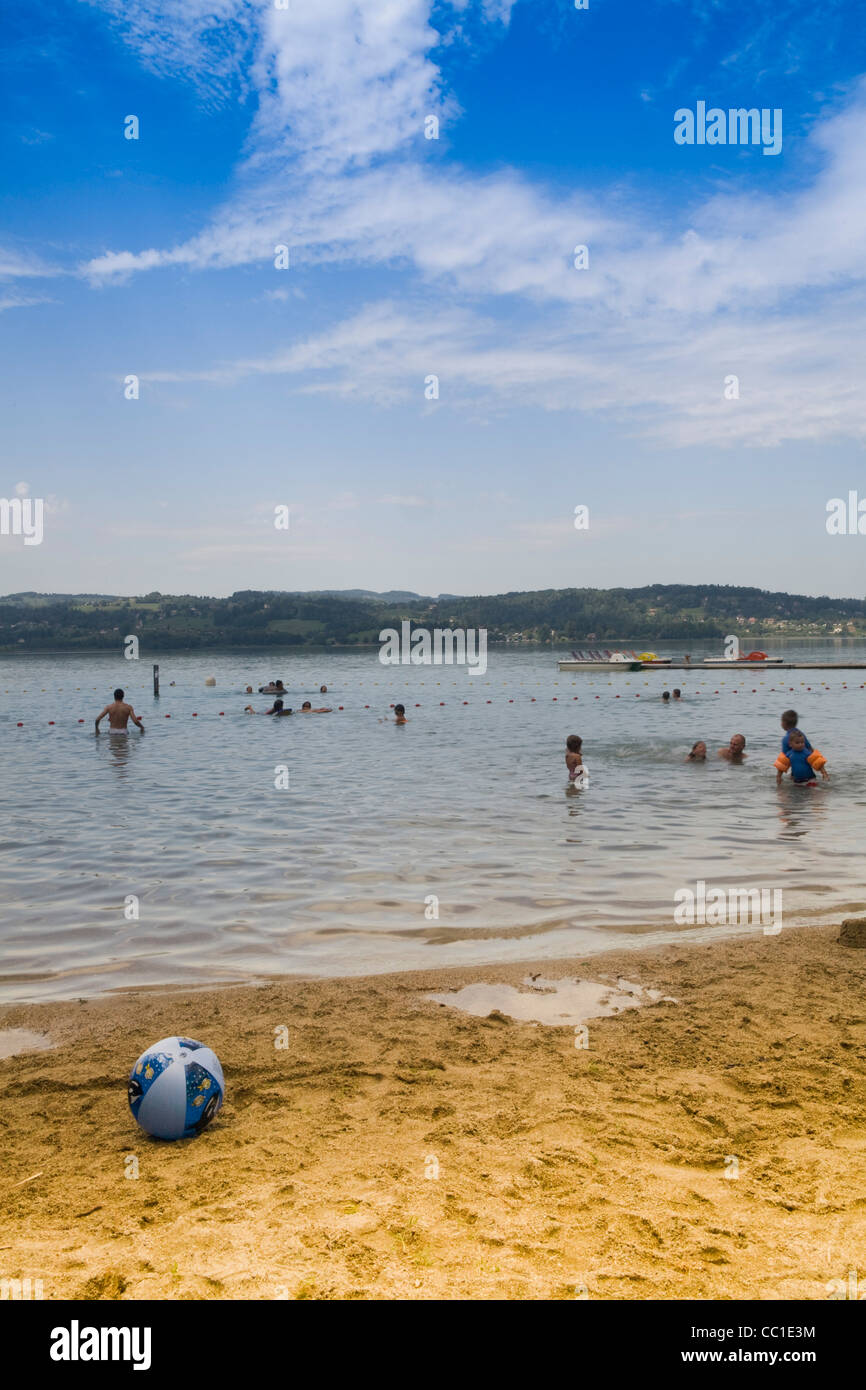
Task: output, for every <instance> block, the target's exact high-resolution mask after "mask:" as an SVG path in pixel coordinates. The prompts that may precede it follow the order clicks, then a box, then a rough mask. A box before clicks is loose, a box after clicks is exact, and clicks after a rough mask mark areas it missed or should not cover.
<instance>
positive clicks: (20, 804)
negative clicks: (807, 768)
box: [0, 643, 866, 1000]
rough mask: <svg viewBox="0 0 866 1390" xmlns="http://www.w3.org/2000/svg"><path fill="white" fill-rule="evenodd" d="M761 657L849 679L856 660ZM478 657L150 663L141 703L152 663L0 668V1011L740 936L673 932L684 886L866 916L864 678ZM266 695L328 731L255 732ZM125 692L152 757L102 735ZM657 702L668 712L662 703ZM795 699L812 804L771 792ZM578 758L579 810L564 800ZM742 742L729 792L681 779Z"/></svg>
mask: <svg viewBox="0 0 866 1390" xmlns="http://www.w3.org/2000/svg"><path fill="white" fill-rule="evenodd" d="M630 645H634V644H633V643H630ZM719 645H721V644H719ZM656 647H657V649H659V647H658V644H656ZM662 650H666V651H673V652H676V651H678V650H679V647H678V646H676V645H674V646H672V647H671V646H666V647H664V648H662ZM773 650H774V652H776V653H777V654H780V655H781V654H783V653H784V654H786V655H788V656H794V657H796V656H798V655H801V656H804V657H805V658H807V659H813V660H816V659H819V658H821V657H823V656H828V657H830V658H832V659H837V660H839V659H842V657H843V655H848V656H849V657H850V658H851V659H855V660H864V659H866V648H864V645H863V644H862V643H861V644H853V643H847V644H845V645H844V646H843V645H842V644H841V643H824V644H816V643H809V644H802V645H800V646H797V645H796V644H788V645H787V646H785V647H783V646H782V645H781V644H776V645H775V646H774V648H773ZM692 652H693V659H696V658H697V656H698V654H699V653H698V649H697V647H696V646H695V645H694V644H693V646H692ZM563 654H564V653H563ZM488 655H489V669H488V671H487V673H486V674H485V675H478V676H469V675H468V674H467V673H466V672H465V671H464V670H462V669H454V668H449V667H439V668H429V667H427V668H424V667H421V668H417V667H399V668H387V667H383V666H381V665H380V664H379V662H378V660H377V656H376V653H375V652H363V653H360V652H357V651H356V652H338V651H333V650H329V651H325V652H318V653H316V652H311V651H304V652H302V653H299V652H298V650H297V649H294V650H292V651H291V652H289V653H288V654H286V653H283V654H278V653H276V652H275V651H273V650H268V651H266V652H265V653H263V654H258V653H237V652H230V653H220V654H218V655H214V654H211V655H207V654H205V655H193V656H187V655H165V654H161V655H155V656H154V657H153V659H155V660H159V662H160V667H161V682H162V696H161V699H160V700H158V701H156V700H154V698H153V695H152V690H151V674H150V665H149V662H145V660H144V659H142V660H141V661H139V662H126V661H124V660H123V659H122V657H120V656H118V657H117V658H114V657H109V656H89V657H84V656H54V657H48V656H38V657H37V656H27V657H15V658H7V659H4V660H2V662H0V744H2V756H3V770H4V777H3V783H2V789H0V855H2V865H3V883H4V889H3V894H2V908H0V914H2V916H0V998H3V999H6V1000H9V999H47V998H61V997H69V996H77V995H86V994H92V993H95V992H99V991H102V990H111V989H128V988H143V987H150V986H159V985H166V984H175V983H182V984H186V985H189V984H210V983H214V982H215V981H219V980H240V979H246V978H260V977H263V976H266V975H268V974H277V973H283V972H287V971H294V972H305V973H311V974H313V973H314V974H328V975H345V974H360V973H365V972H373V971H383V970H399V969H413V968H416V967H431V966H440V965H450V964H462V963H464V962H473V963H474V962H484V961H493V960H495V961H506V960H510V961H515V960H529V959H542V958H547V959H551V958H554V957H558V956H566V955H568V954H570V953H577V952H581V953H586V952H590V951H595V950H603V949H607V948H608V947H610V946H611V945H637V944H655V943H656V942H658V941H662V940H670V939H678V938H680V937H683V938H684V939H685V937H688V938H690V939H700V940H706V939H711V938H712V937H713V935H717V934H718V933H719V932H720V931H722V930H730V928H727V927H720V926H703V927H702V928H700V929H699V930H694V931H692V930H690V929H688V930H686V929H683V928H682V927H679V926H677V925H676V923H675V922H674V917H673V911H674V898H673V895H674V893H675V892H676V891H677V890H678V889H681V888H688V887H691V888H692V889H694V887H695V883H696V881H697V880H698V879H703V880H705V881H706V882H707V884H708V885H722V886H730V885H736V886H743V887H759V888H760V887H766V888H775V887H781V888H782V890H783V894H784V922H785V923H786V924H794V923H800V922H809V921H820V920H823V919H825V918H827V917H838V916H839V915H840V914H842V915H844V914H845V913H848V912H850V913H852V914H853V913H856V912H862V911H863V910H864V888H863V880H862V845H863V828H864V804H866V780H864V768H866V734H864V720H863V710H864V698H866V691H864V689H863V677H864V676H866V673H864V672H859V671H849V672H835V671H790V672H776V673H775V674H774V673H772V672H769V671H768V672H765V673H760V672H758V673H753V672H739V673H735V672H724V671H723V672H715V671H714V672H712V673H704V672H699V671H695V672H676V673H668V674H667V675H665V674H664V673H663V672H652V673H649V674H648V673H645V672H643V673H631V672H629V673H619V672H615V673H613V674H609V673H607V672H599V673H596V674H595V675H592V674H590V673H588V672H587V673H583V672H580V673H576V674H572V673H561V674H560V673H559V672H558V671H557V669H556V659H555V658H556V654H555V653H553V652H551V651H550V650H549V649H543V650H525V649H522V650H514V649H511V648H503V649H495V648H492V649H491V650H490V652H489V654H488ZM209 675H214V676H215V677H216V680H217V684H216V686H215V687H214V688H207V687H205V684H204V681H205V678H206V677H207V676H209ZM278 675H279V676H281V677H282V678H283V679H284V680H285V682H286V684H287V686H288V687H289V690H290V699H289V700H288V703H290V704H293V705H294V706H295V707H297V706H299V705H300V703H301V701H302V700H304V699H311V700H312V701H313V703H314V704H315V703H318V702H319V697H318V695H317V693H316V692H317V691H318V687H319V685H320V684H321V683H322V682H326V683H327V685H328V686H329V694H328V697H327V702H328V703H330V704H333V705H334V707H335V712H334V713H333V714H331V715H311V716H293V717H292V718H289V719H282V720H272V719H264V718H254V717H251V716H249V715H245V714H244V713H243V707H244V705H245V704H247V703H250V701H251V702H252V703H253V704H254V705H255V706H256V707H257V708H260V709H264V708H267V705H268V703H269V702H268V700H267V698H266V697H262V696H258V695H257V696H254V697H252V698H251V697H249V696H246V695H245V694H244V687H245V686H246V685H247V684H250V685H253V686H254V687H258V686H259V685H260V684H262V683H264V682H265V681H267V680H268V679H270V678H271V677H272V676H278ZM172 680H174V681H176V685H175V686H174V687H171V686H170V684H169V682H170V681H172ZM115 684H121V685H123V686H124V687H125V688H126V690H127V693H128V696H129V698H130V699H131V700H132V702H133V703H134V704H135V706H136V708H137V709H138V710H139V711H140V712H142V713H143V715H144V718H145V722H146V725H147V733H146V734H145V735H144V736H143V737H142V736H141V735H140V734H139V733H138V732H137V731H136V730H132V731H131V732H130V734H129V736H128V737H127V738H123V737H121V738H113V737H109V736H108V735H107V734H106V733H103V734H102V735H100V736H99V737H98V738H97V737H95V736H94V733H93V718H94V716H95V714H97V713H98V712H99V710H100V709H101V708H102V707H103V705H104V704H105V702H106V700H107V699H108V698H110V694H111V690H112V689H113V687H114V685H115ZM674 685H679V686H680V687H681V688H682V689H683V691H684V693H685V700H684V701H683V703H682V704H681V705H678V706H670V707H669V706H665V705H663V704H662V703H661V701H660V699H659V696H660V693H661V691H662V689H664V688H666V687H668V688H672V687H673V686H674ZM554 696H555V697H556V699H555V700H554V698H553V697H554ZM575 696H577V697H578V698H577V699H575V698H574V697H575ZM637 696H639V697H640V698H639V699H638V698H636V697H637ZM617 697H619V698H617ZM464 700H466V701H468V702H469V703H468V704H466V705H464V704H463V701H464ZM395 701H402V702H403V703H404V704H405V705H406V707H407V714H408V716H409V721H410V722H409V724H408V725H407V726H405V727H403V728H396V727H395V726H394V724H393V716H392V715H391V712H390V710H389V708H388V707H389V705H390V704H392V703H394V702H395ZM440 701H444V702H445V703H444V705H440ZM488 701H489V702H490V703H488ZM510 702H513V703H510ZM791 703H794V705H795V706H796V708H798V710H799V712H800V724H801V727H802V728H804V730H805V731H806V733H807V734H809V735H810V737H811V739H812V742H813V743H814V744H815V746H816V747H819V748H820V749H821V750H822V751H823V752H824V753H825V754H826V756H827V757H828V760H829V767H830V771H831V773H832V778H833V780H832V781H831V782H830V783H829V784H827V785H823V786H821V787H820V788H818V789H816V790H814V791H808V790H802V789H799V788H794V787H791V786H787V785H786V786H783V788H782V789H781V790H777V789H776V785H775V777H774V772H773V768H772V763H773V759H774V757H775V756H776V753H777V751H778V746H779V737H780V732H781V731H780V729H779V713H780V711H781V710H782V709H783V708H785V707H786V706H787V705H789V704H791ZM338 705H343V706H344V709H343V710H341V711H340V710H337V709H336V707H337V706H338ZM365 705H369V706H370V707H371V708H369V709H365V708H364V706H365ZM416 705H419V706H420V707H417V708H416ZM220 711H224V714H223V715H222V716H221V715H220ZM194 713H195V715H196V717H195V718H193V717H192V716H193V714H194ZM166 715H170V716H171V717H170V718H169V719H167V718H166V717H165V716H166ZM50 719H54V720H55V721H56V722H55V724H54V725H49V723H48V721H49V720H50ZM79 719H83V720H84V721H85V722H84V723H81V724H80V723H78V720H79ZM19 720H20V721H22V723H23V728H18V727H17V723H18V721H19ZM573 732H574V733H579V734H581V736H582V737H583V739H584V757H585V761H586V764H587V767H588V768H589V770H590V784H589V786H588V787H587V788H586V789H584V790H582V791H580V792H578V793H576V794H567V793H566V790H565V784H566V772H565V765H564V761H563V755H564V744H565V737H566V735H567V734H569V733H573ZM735 732H742V733H744V734H745V735H746V736H747V739H748V754H749V758H748V761H747V763H746V764H745V765H744V766H742V767H731V766H729V765H727V764H724V763H720V762H718V761H716V760H712V761H710V762H709V763H708V764H706V765H704V766H695V765H686V764H685V763H684V762H683V758H684V756H685V753H686V752H687V750H688V748H689V747H690V745H691V744H692V743H693V742H694V741H695V740H696V739H698V738H704V739H706V740H707V741H708V742H709V743H710V747H711V751H712V749H714V748H715V747H716V746H718V745H719V744H721V743H722V742H727V740H728V738H729V737H730V735H731V734H732V733H735ZM281 768H285V769H286V770H287V772H288V781H289V786H288V788H287V789H284V788H280V787H277V786H275V780H277V781H279V780H280V778H281V773H280V769H281ZM133 897H134V898H137V899H138V907H137V910H138V918H137V920H136V919H135V917H134V912H135V904H134V903H133V902H131V901H127V900H131V899H132V898H133ZM432 897H435V898H436V899H438V918H434V917H433V916H432V913H433V910H434V906H435V905H434V903H433V902H429V901H428V902H426V903H425V900H426V899H430V898H432ZM425 912H426V913H427V914H428V915H427V916H425ZM741 929H743V928H741ZM745 929H747V930H754V929H755V928H753V927H748V928H745ZM760 929H761V928H760V927H758V928H757V930H760ZM633 933H638V934H637V935H634V934H633Z"/></svg>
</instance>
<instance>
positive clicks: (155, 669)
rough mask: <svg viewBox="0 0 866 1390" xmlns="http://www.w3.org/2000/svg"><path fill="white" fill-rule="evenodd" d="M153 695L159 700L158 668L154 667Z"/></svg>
mask: <svg viewBox="0 0 866 1390" xmlns="http://www.w3.org/2000/svg"><path fill="white" fill-rule="evenodd" d="M153 693H154V695H155V696H156V698H157V699H159V667H158V666H156V665H154V668H153Z"/></svg>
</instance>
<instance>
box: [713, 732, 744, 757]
mask: <svg viewBox="0 0 866 1390" xmlns="http://www.w3.org/2000/svg"><path fill="white" fill-rule="evenodd" d="M745 750H746V736H745V734H734V736H733V738H732V739H731V741H730V743H729V744H728V746H727V748H720V749H719V757H720V758H724V759H725V761H726V762H729V763H742V762H744V761H745V757H746V751H745Z"/></svg>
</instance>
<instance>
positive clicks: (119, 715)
mask: <svg viewBox="0 0 866 1390" xmlns="http://www.w3.org/2000/svg"><path fill="white" fill-rule="evenodd" d="M106 715H108V727H109V729H110V730H111V732H112V733H123V734H125V733H126V726H127V724H128V723H129V721H130V719H131V720H132V722H133V724H137V725H138V727H139V728H140V729H141V732H142V733H144V725H143V724H142V722H141V720H140V719H139V717H138V715H137V714H136V712H135V710H134V709H133V708H132V705H128V704H127V703H126V701H125V700H124V698H123V691H122V690H120V689H117V690H115V692H114V700H113V701H112V703H111V704H110V705H106V706H105V709H104V710H103V711H102V713H101V714H100V715H99V716H98V717H97V720H96V732H97V733H99V721H100V719H104V718H105V716H106Z"/></svg>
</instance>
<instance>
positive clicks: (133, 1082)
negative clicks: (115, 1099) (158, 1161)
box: [127, 1038, 225, 1139]
mask: <svg viewBox="0 0 866 1390" xmlns="http://www.w3.org/2000/svg"><path fill="white" fill-rule="evenodd" d="M127 1094H128V1096H129V1108H130V1110H131V1111H132V1113H133V1115H134V1116H135V1119H136V1120H137V1121H138V1123H139V1124H140V1125H141V1128H142V1129H143V1130H145V1131H146V1133H148V1134H152V1135H153V1137H154V1138H155V1139H193V1138H195V1136H196V1135H197V1134H201V1132H202V1130H203V1129H206V1128H207V1126H208V1125H209V1124H210V1122H211V1120H212V1119H213V1117H214V1115H215V1114H216V1113H217V1111H218V1110H219V1108H220V1106H221V1105H222V1103H223V1096H224V1094H225V1081H224V1080H223V1069H222V1067H221V1066H220V1064H219V1058H218V1057H217V1055H216V1053H215V1052H211V1050H210V1048H209V1047H205V1046H204V1044H203V1043H200V1042H194V1041H193V1039H192V1038H162V1039H161V1041H160V1042H158V1043H154V1044H153V1047H149V1048H148V1049H147V1051H146V1052H142V1054H141V1056H140V1057H139V1059H138V1061H137V1062H136V1064H135V1066H134V1067H133V1068H132V1071H131V1072H130V1074H129V1086H128V1088H127Z"/></svg>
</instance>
